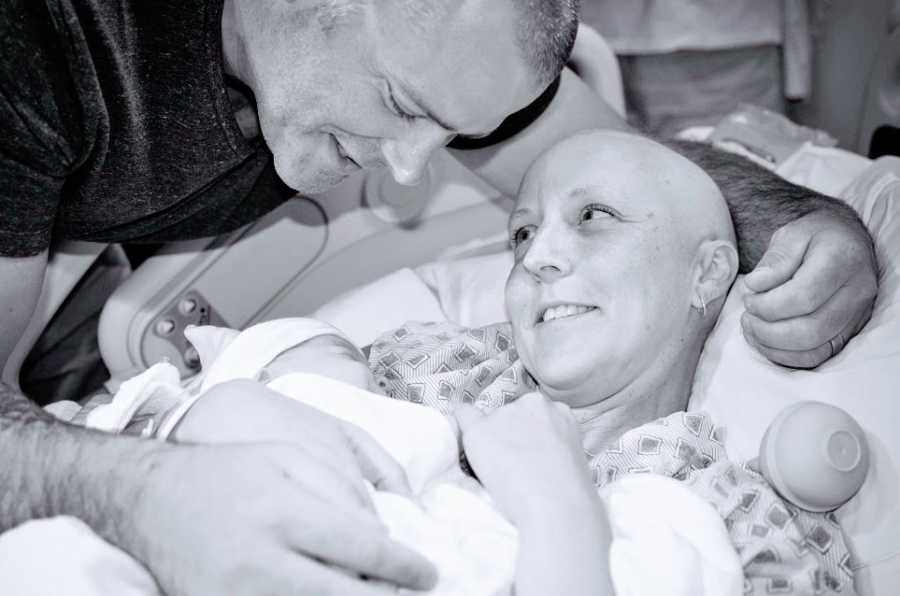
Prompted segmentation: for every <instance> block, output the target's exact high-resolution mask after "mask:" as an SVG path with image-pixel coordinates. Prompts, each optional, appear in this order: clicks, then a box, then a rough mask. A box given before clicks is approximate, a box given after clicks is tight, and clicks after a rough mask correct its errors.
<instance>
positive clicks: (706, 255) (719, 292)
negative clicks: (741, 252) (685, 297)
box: [691, 240, 738, 311]
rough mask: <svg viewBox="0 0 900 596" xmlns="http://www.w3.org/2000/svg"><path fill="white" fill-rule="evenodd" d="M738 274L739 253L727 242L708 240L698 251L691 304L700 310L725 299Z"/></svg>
mask: <svg viewBox="0 0 900 596" xmlns="http://www.w3.org/2000/svg"><path fill="white" fill-rule="evenodd" d="M737 272H738V253H737V249H736V248H735V247H734V244H733V243H731V242H729V241H727V240H706V241H705V242H703V243H702V244H701V245H700V248H699V249H698V250H697V260H696V262H695V269H694V292H693V297H692V298H691V304H692V305H693V306H694V307H696V308H697V309H698V310H704V311H705V307H706V306H709V305H711V304H713V303H715V302H716V301H717V300H718V299H720V298H724V297H725V296H726V295H727V294H728V289H729V288H731V284H732V282H734V278H735V277H736V276H737Z"/></svg>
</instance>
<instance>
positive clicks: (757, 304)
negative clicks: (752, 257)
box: [744, 242, 856, 323]
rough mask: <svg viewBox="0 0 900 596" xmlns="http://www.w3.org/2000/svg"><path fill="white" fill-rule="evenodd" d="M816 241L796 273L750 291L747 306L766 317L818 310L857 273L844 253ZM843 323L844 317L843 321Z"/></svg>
mask: <svg viewBox="0 0 900 596" xmlns="http://www.w3.org/2000/svg"><path fill="white" fill-rule="evenodd" d="M819 248H820V250H816V244H815V242H813V243H811V244H810V250H808V251H807V252H806V257H805V259H804V261H803V263H802V264H801V265H800V268H799V269H798V270H797V271H796V273H795V274H794V276H793V277H792V278H791V279H789V280H788V281H786V282H784V283H783V284H781V285H779V286H778V287H775V288H773V289H771V290H768V291H767V292H765V293H762V294H748V295H747V296H745V297H744V306H745V307H746V308H747V311H748V312H750V313H751V314H753V315H755V316H757V317H759V318H761V319H764V320H766V321H778V320H783V319H790V318H792V317H799V316H803V315H808V314H810V313H812V312H815V311H816V310H818V309H819V308H820V307H821V306H822V305H823V304H825V303H826V302H827V301H828V300H829V299H830V298H831V297H832V296H834V294H835V292H837V291H838V290H839V289H840V288H841V287H843V286H844V285H845V284H846V283H847V282H848V280H850V278H851V277H852V276H853V275H855V274H856V271H853V270H852V269H851V268H850V267H848V264H847V263H846V262H845V261H844V259H842V258H840V255H835V254H834V253H833V252H832V251H831V250H824V248H825V247H824V246H820V247H819ZM842 323H843V321H842Z"/></svg>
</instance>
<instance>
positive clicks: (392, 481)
mask: <svg viewBox="0 0 900 596" xmlns="http://www.w3.org/2000/svg"><path fill="white" fill-rule="evenodd" d="M343 429H344V432H345V433H346V434H347V438H348V439H349V441H350V449H351V450H352V451H353V454H354V456H356V461H357V463H358V464H359V469H360V471H362V474H363V477H364V478H365V479H366V480H368V481H369V482H371V483H372V484H373V485H374V486H375V488H377V489H379V490H385V491H388V492H392V493H397V494H399V495H404V496H410V495H411V494H412V490H411V489H410V487H409V479H407V477H406V471H405V470H404V469H403V468H402V467H401V466H400V464H399V463H397V460H395V459H394V458H393V457H392V456H391V454H390V453H388V452H387V451H385V449H384V447H382V446H381V445H380V444H379V443H378V441H376V440H375V439H373V438H372V436H371V435H370V434H369V433H367V432H366V431H364V430H363V429H361V428H359V427H358V426H356V425H355V424H350V423H349V422H347V423H345V424H344V425H343Z"/></svg>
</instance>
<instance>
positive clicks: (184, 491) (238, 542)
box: [121, 444, 435, 596]
mask: <svg viewBox="0 0 900 596" xmlns="http://www.w3.org/2000/svg"><path fill="white" fill-rule="evenodd" d="M147 457H150V458H153V461H152V462H151V466H150V472H149V473H148V475H147V477H146V479H145V481H144V485H143V486H142V487H141V488H140V489H139V490H138V492H137V493H136V495H135V501H134V507H133V510H132V512H131V521H130V525H129V526H126V527H125V528H123V530H124V531H123V532H121V534H123V540H122V541H121V542H124V544H123V546H125V548H126V550H128V551H129V552H131V553H132V554H133V555H134V556H136V557H137V558H138V559H140V560H141V561H142V562H143V563H144V564H145V565H146V566H147V568H148V569H149V570H150V572H151V573H152V574H153V575H154V577H155V578H156V580H157V581H158V582H159V584H160V586H161V588H162V589H163V591H164V592H165V593H166V594H168V595H169V596H196V595H200V594H210V595H212V594H228V595H229V596H243V595H247V596H250V595H256V594H271V595H285V596H287V595H289V594H290V595H298V594H299V595H305V594H309V595H313V594H315V595H317V596H318V595H323V594H342V595H375V594H392V593H395V592H394V591H393V590H392V589H386V588H383V587H380V586H379V585H376V584H375V583H372V582H368V581H366V580H365V578H373V579H375V578H377V579H380V580H384V581H386V582H388V583H390V584H395V585H398V586H403V587H407V588H412V589H427V588H429V587H430V586H432V585H433V584H434V581H435V575H434V574H435V572H434V569H433V568H432V567H431V566H430V565H429V564H428V562H426V561H425V560H424V559H423V558H422V557H421V556H419V555H417V554H415V553H413V552H412V551H410V550H408V549H406V548H405V547H403V546H400V545H399V544H397V543H395V542H393V541H392V540H391V539H390V538H389V537H388V535H387V531H386V529H385V527H384V526H383V525H382V524H381V523H380V521H379V520H378V518H377V517H376V516H375V514H374V512H373V511H372V508H371V503H370V502H369V499H368V494H367V492H366V490H365V488H364V487H363V484H362V482H359V481H356V482H355V481H354V478H353V477H352V476H353V474H348V473H347V472H346V471H339V470H338V469H337V468H336V467H335V465H334V463H333V462H327V461H325V460H324V459H323V458H322V457H320V456H319V455H318V454H316V455H313V454H311V453H310V452H309V451H307V450H305V449H303V448H302V447H301V446H299V445H275V444H270V445H242V446H237V445H235V446H219V447H206V446H190V447H188V446H182V447H172V448H167V449H164V450H162V451H160V452H157V453H154V454H152V455H149V456H147ZM356 475H357V476H358V473H357V474H356ZM348 476H349V477H348Z"/></svg>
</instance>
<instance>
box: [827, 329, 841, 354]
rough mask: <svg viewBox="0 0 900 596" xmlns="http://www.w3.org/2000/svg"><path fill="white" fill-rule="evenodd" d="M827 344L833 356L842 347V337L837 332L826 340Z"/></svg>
mask: <svg viewBox="0 0 900 596" xmlns="http://www.w3.org/2000/svg"><path fill="white" fill-rule="evenodd" d="M828 345H829V346H831V356H832V357H833V356H835V355H836V354H837V353H838V352H840V351H841V348H843V347H844V338H843V337H841V334H840V333H838V334H837V335H835V336H834V337H832V338H831V339H829V340H828Z"/></svg>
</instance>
